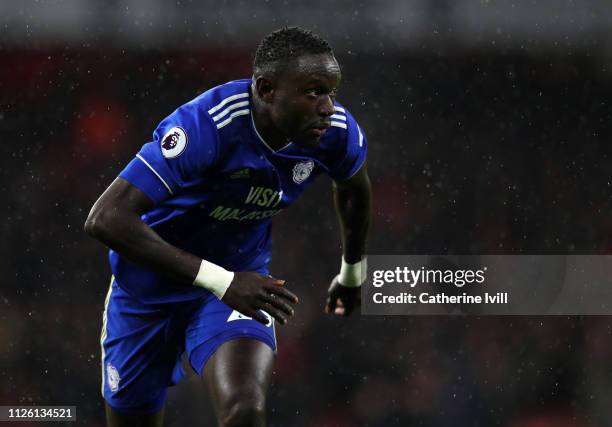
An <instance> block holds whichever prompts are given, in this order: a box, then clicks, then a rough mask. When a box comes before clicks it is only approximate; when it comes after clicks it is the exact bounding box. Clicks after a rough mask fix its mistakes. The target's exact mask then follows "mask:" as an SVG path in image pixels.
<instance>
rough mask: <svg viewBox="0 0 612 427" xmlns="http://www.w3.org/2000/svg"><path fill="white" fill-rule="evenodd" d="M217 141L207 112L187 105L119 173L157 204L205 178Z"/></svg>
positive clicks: (166, 119) (163, 121) (156, 130)
mask: <svg viewBox="0 0 612 427" xmlns="http://www.w3.org/2000/svg"><path fill="white" fill-rule="evenodd" d="M217 143H218V142H217V132H216V129H215V128H214V126H213V124H212V121H211V120H210V117H209V116H208V114H206V112H205V111H200V110H199V108H198V105H197V104H195V103H190V104H185V105H184V106H182V107H180V108H179V109H177V110H176V111H174V112H173V113H172V114H171V115H169V116H168V117H167V118H165V119H164V120H162V122H161V123H160V124H159V125H158V126H157V128H156V129H155V131H154V132H153V140H152V141H151V142H148V143H146V144H144V145H143V147H142V148H141V150H140V151H139V152H138V154H136V157H135V158H134V159H133V160H132V161H131V162H130V163H129V164H128V165H127V166H126V167H125V169H123V171H121V172H120V173H119V176H120V177H122V178H124V179H125V180H127V181H128V182H130V183H131V184H132V185H134V186H135V187H137V188H138V189H140V190H141V191H143V192H144V193H145V194H146V195H147V196H149V197H150V198H151V199H152V200H153V201H154V202H155V204H158V203H160V202H162V201H163V200H165V199H167V198H168V197H170V196H173V195H175V194H176V193H177V192H179V191H180V190H181V188H184V187H186V186H188V185H190V184H191V183H194V182H197V181H198V180H199V179H200V178H201V177H202V175H203V174H204V173H205V172H206V170H207V169H209V168H210V167H211V166H212V164H213V163H214V161H215V158H216V156H217Z"/></svg>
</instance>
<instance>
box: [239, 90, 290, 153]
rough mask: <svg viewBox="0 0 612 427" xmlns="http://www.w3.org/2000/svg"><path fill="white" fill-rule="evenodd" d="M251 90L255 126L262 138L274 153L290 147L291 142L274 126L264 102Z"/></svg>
mask: <svg viewBox="0 0 612 427" xmlns="http://www.w3.org/2000/svg"><path fill="white" fill-rule="evenodd" d="M249 90H251V99H252V100H253V109H252V114H253V124H254V125H255V131H256V132H257V133H258V134H259V136H260V138H261V139H263V142H264V143H265V144H266V145H267V146H268V147H270V148H271V149H272V150H274V151H278V150H280V149H281V148H284V147H286V146H287V145H289V144H290V143H291V141H289V139H288V138H287V137H286V136H285V135H284V134H283V133H281V132H280V131H279V130H278V129H277V128H276V127H275V126H274V123H272V120H270V116H269V114H268V111H267V109H266V107H265V105H264V103H263V101H262V100H261V99H259V98H258V97H257V95H256V94H255V93H254V92H253V90H252V89H251V88H249Z"/></svg>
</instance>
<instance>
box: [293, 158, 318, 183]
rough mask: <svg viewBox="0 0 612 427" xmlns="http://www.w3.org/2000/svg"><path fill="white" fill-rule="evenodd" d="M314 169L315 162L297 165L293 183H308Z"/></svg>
mask: <svg viewBox="0 0 612 427" xmlns="http://www.w3.org/2000/svg"><path fill="white" fill-rule="evenodd" d="M313 169H314V162H313V161H312V160H308V161H306V162H299V163H296V164H295V166H294V167H293V182H295V183H296V184H301V183H302V182H304V181H306V180H307V179H308V177H309V176H310V173H311V172H312V170H313Z"/></svg>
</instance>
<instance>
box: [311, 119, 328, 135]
mask: <svg viewBox="0 0 612 427" xmlns="http://www.w3.org/2000/svg"><path fill="white" fill-rule="evenodd" d="M330 126H331V123H330V122H321V123H317V124H315V125H314V126H312V127H311V128H310V130H311V132H312V133H313V134H314V135H315V136H316V137H321V136H322V135H323V134H324V133H325V131H326V130H327V128H329V127H330Z"/></svg>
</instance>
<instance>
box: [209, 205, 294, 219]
mask: <svg viewBox="0 0 612 427" xmlns="http://www.w3.org/2000/svg"><path fill="white" fill-rule="evenodd" d="M281 211H282V209H270V210H265V211H251V210H247V209H239V208H229V207H225V206H221V205H219V206H217V207H216V208H214V209H213V210H212V211H211V212H210V214H209V216H211V217H213V218H214V219H216V220H218V221H228V220H230V219H233V220H236V221H238V222H242V221H255V220H259V219H266V218H269V217H271V216H274V215H276V214H278V213H279V212H281Z"/></svg>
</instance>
